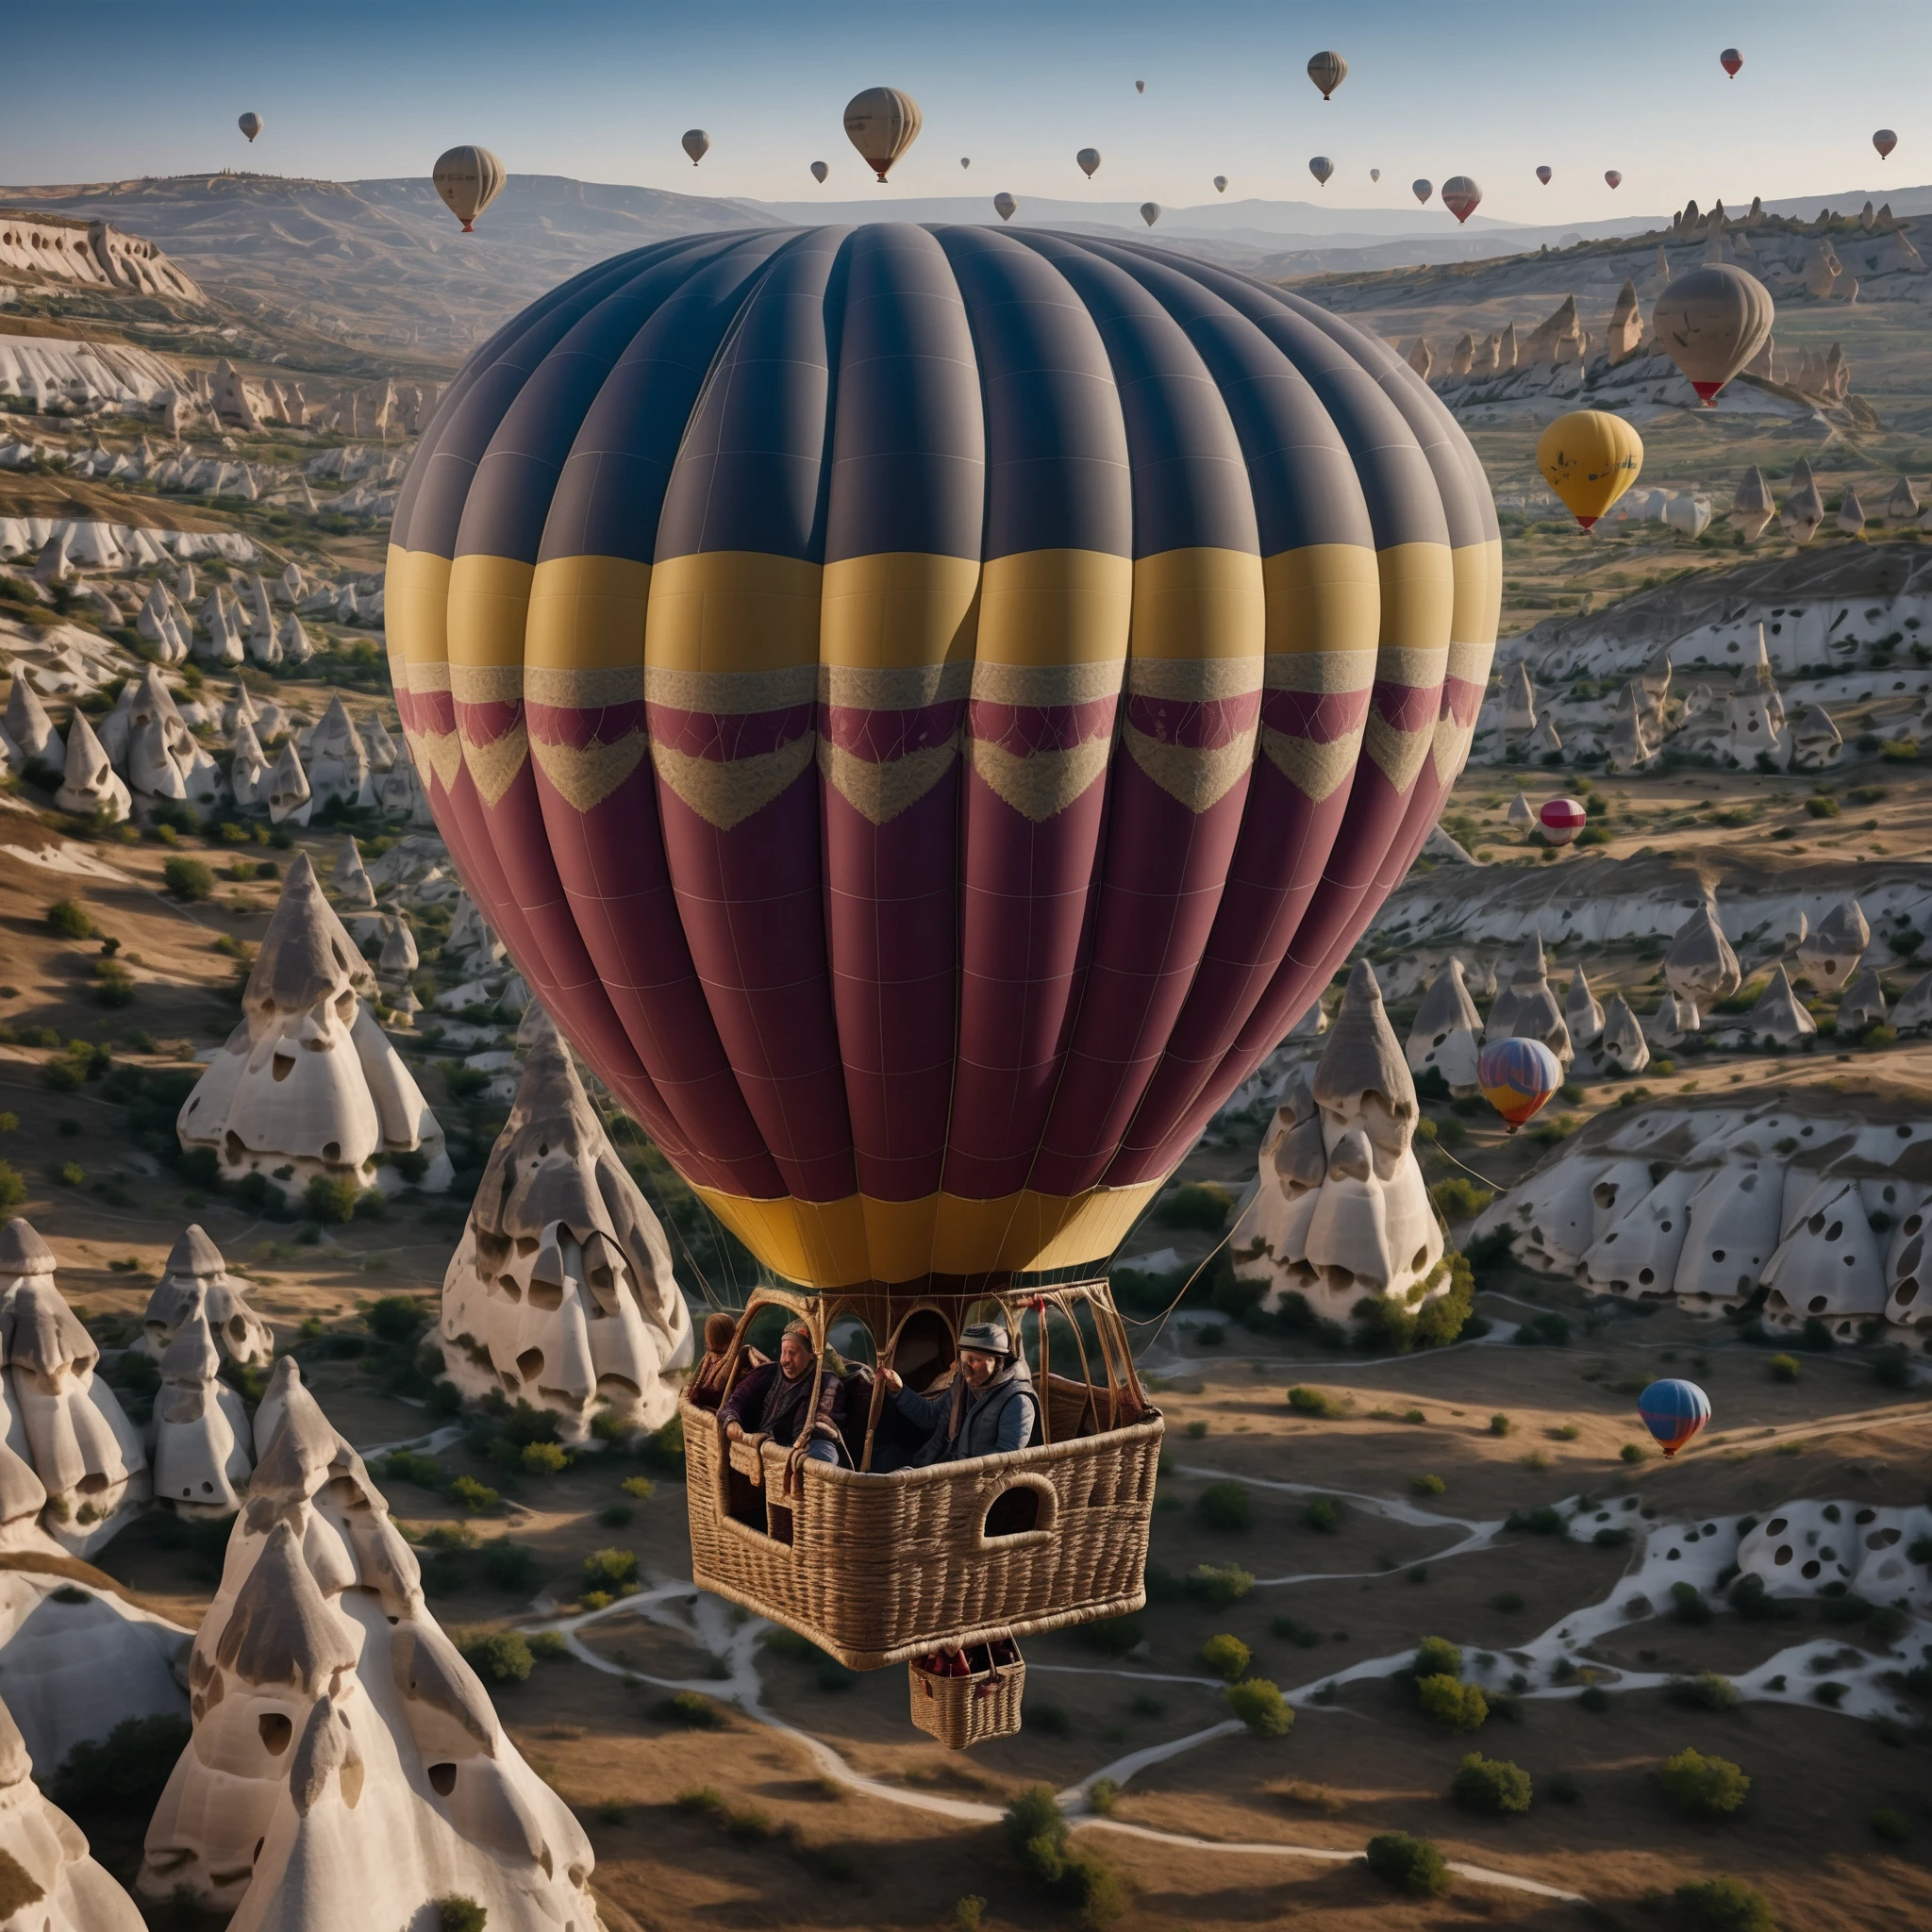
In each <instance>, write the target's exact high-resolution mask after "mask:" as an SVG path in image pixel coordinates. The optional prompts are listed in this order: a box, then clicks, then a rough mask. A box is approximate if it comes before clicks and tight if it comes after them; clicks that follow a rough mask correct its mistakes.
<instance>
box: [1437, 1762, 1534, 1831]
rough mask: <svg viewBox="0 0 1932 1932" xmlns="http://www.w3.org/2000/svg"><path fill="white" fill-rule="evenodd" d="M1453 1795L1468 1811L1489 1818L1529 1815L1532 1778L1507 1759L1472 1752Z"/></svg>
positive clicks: (1454, 1784)
mask: <svg viewBox="0 0 1932 1932" xmlns="http://www.w3.org/2000/svg"><path fill="white" fill-rule="evenodd" d="M1449 1795H1450V1796H1451V1797H1452V1798H1454V1799H1455V1800H1456V1802H1457V1804H1458V1805H1460V1806H1461V1807H1462V1808H1463V1809H1464V1810H1465V1811H1479V1812H1481V1813H1483V1814H1484V1815H1485V1816H1486V1817H1491V1818H1500V1817H1503V1816H1504V1815H1506V1814H1507V1813H1509V1812H1512V1811H1527V1810H1528V1809H1529V1798H1530V1784H1529V1774H1528V1773H1527V1772H1526V1771H1524V1769H1523V1767H1522V1766H1521V1765H1518V1764H1511V1763H1510V1762H1509V1760H1508V1759H1507V1758H1506V1757H1484V1756H1483V1755H1482V1754H1481V1752H1479V1751H1472V1752H1471V1753H1470V1754H1469V1755H1468V1757H1465V1758H1464V1759H1463V1760H1462V1762H1461V1764H1459V1765H1458V1766H1457V1771H1456V1775H1455V1777H1454V1778H1452V1779H1451V1780H1450V1784H1449Z"/></svg>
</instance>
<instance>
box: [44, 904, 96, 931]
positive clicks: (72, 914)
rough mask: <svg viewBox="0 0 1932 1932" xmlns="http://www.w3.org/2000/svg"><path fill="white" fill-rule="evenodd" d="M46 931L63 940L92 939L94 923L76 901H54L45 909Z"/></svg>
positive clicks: (85, 909)
mask: <svg viewBox="0 0 1932 1932" xmlns="http://www.w3.org/2000/svg"><path fill="white" fill-rule="evenodd" d="M47 930H48V931H49V932H52V933H55V934H58V937H59V938H61V939H63V940H86V939H92V937H93V931H94V923H93V921H92V919H90V918H89V917H88V915H87V908H85V907H83V906H82V905H81V903H80V902H79V900H77V899H56V900H55V901H54V903H53V904H52V905H51V906H49V907H48V908H47Z"/></svg>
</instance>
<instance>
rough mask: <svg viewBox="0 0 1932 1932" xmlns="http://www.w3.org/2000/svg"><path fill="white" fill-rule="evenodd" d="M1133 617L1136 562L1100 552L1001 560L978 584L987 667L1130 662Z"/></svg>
mask: <svg viewBox="0 0 1932 1932" xmlns="http://www.w3.org/2000/svg"><path fill="white" fill-rule="evenodd" d="M1133 612H1134V564H1133V559H1132V558H1126V557H1114V556H1111V555H1109V554H1108V553H1107V552H1105V551H1099V550H1025V551H1022V552H1020V553H1019V554H1018V555H1017V556H1013V557H996V558H993V559H992V561H991V563H989V564H988V565H987V566H986V568H985V571H984V573H983V574H982V576H981V579H980V592H979V642H978V648H977V652H976V657H977V660H978V661H979V662H980V663H982V664H1021V665H1049V664H1105V663H1108V662H1119V661H1121V660H1124V658H1125V657H1126V655H1127V638H1128V632H1129V628H1130V626H1131V625H1132V622H1133Z"/></svg>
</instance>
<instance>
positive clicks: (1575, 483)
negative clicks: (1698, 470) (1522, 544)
mask: <svg viewBox="0 0 1932 1932" xmlns="http://www.w3.org/2000/svg"><path fill="white" fill-rule="evenodd" d="M1536 466H1537V468H1538V469H1540V470H1541V472H1542V473H1543V480H1544V482H1546V483H1547V484H1548V485H1549V486H1550V488H1551V489H1552V490H1554V491H1556V492H1557V495H1558V496H1559V497H1561V498H1562V500H1563V504H1564V507H1565V508H1567V509H1568V510H1569V511H1570V514H1571V515H1572V516H1574V518H1575V519H1576V521H1577V522H1578V523H1579V524H1581V525H1583V527H1584V528H1585V529H1586V530H1587V529H1589V528H1590V527H1591V525H1592V524H1594V523H1595V522H1596V520H1597V519H1598V518H1599V517H1600V516H1602V515H1603V513H1604V512H1605V511H1606V510H1607V509H1608V508H1609V507H1610V506H1611V505H1612V504H1613V503H1615V502H1616V500H1617V499H1618V497H1620V496H1622V495H1623V493H1624V491H1626V490H1627V489H1629V487H1630V486H1631V484H1633V483H1634V482H1636V480H1637V474H1638V472H1639V471H1640V470H1641V469H1642V468H1643V439H1642V438H1641V436H1639V435H1638V433H1637V432H1636V430H1634V429H1633V428H1631V426H1630V425H1629V424H1627V423H1626V422H1624V419H1623V417H1621V416H1612V415H1611V414H1610V413H1609V412H1608V411H1607V410H1605V409H1573V410H1572V411H1571V413H1570V414H1569V415H1567V416H1558V417H1557V420H1556V421H1555V422H1554V423H1552V424H1551V425H1550V426H1549V427H1548V428H1547V429H1545V430H1544V431H1543V433H1542V434H1541V436H1540V437H1538V438H1537V444H1536Z"/></svg>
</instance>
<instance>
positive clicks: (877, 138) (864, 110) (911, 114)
mask: <svg viewBox="0 0 1932 1932" xmlns="http://www.w3.org/2000/svg"><path fill="white" fill-rule="evenodd" d="M919 126H920V121H919V103H918V102H917V101H915V100H914V99H913V98H912V96H911V95H910V94H908V93H907V92H905V90H904V89H902V88H896V87H869V88H867V89H866V90H865V92H863V93H857V94H854V95H853V96H852V98H851V99H850V100H849V101H847V102H846V103H845V138H846V139H847V140H848V141H849V142H851V143H852V145H853V146H854V147H856V148H857V149H858V152H859V154H860V156H861V157H862V158H863V159H864V161H865V164H866V166H867V167H868V168H870V169H871V170H872V171H873V173H874V174H875V175H877V176H878V177H879V179H880V180H881V181H883V180H884V179H885V178H886V176H887V175H889V174H891V169H892V163H893V162H894V161H896V160H897V159H898V158H899V157H900V156H901V155H903V154H904V153H905V152H906V150H907V149H908V147H910V146H911V145H912V143H913V142H915V141H917V140H918V139H919Z"/></svg>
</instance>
